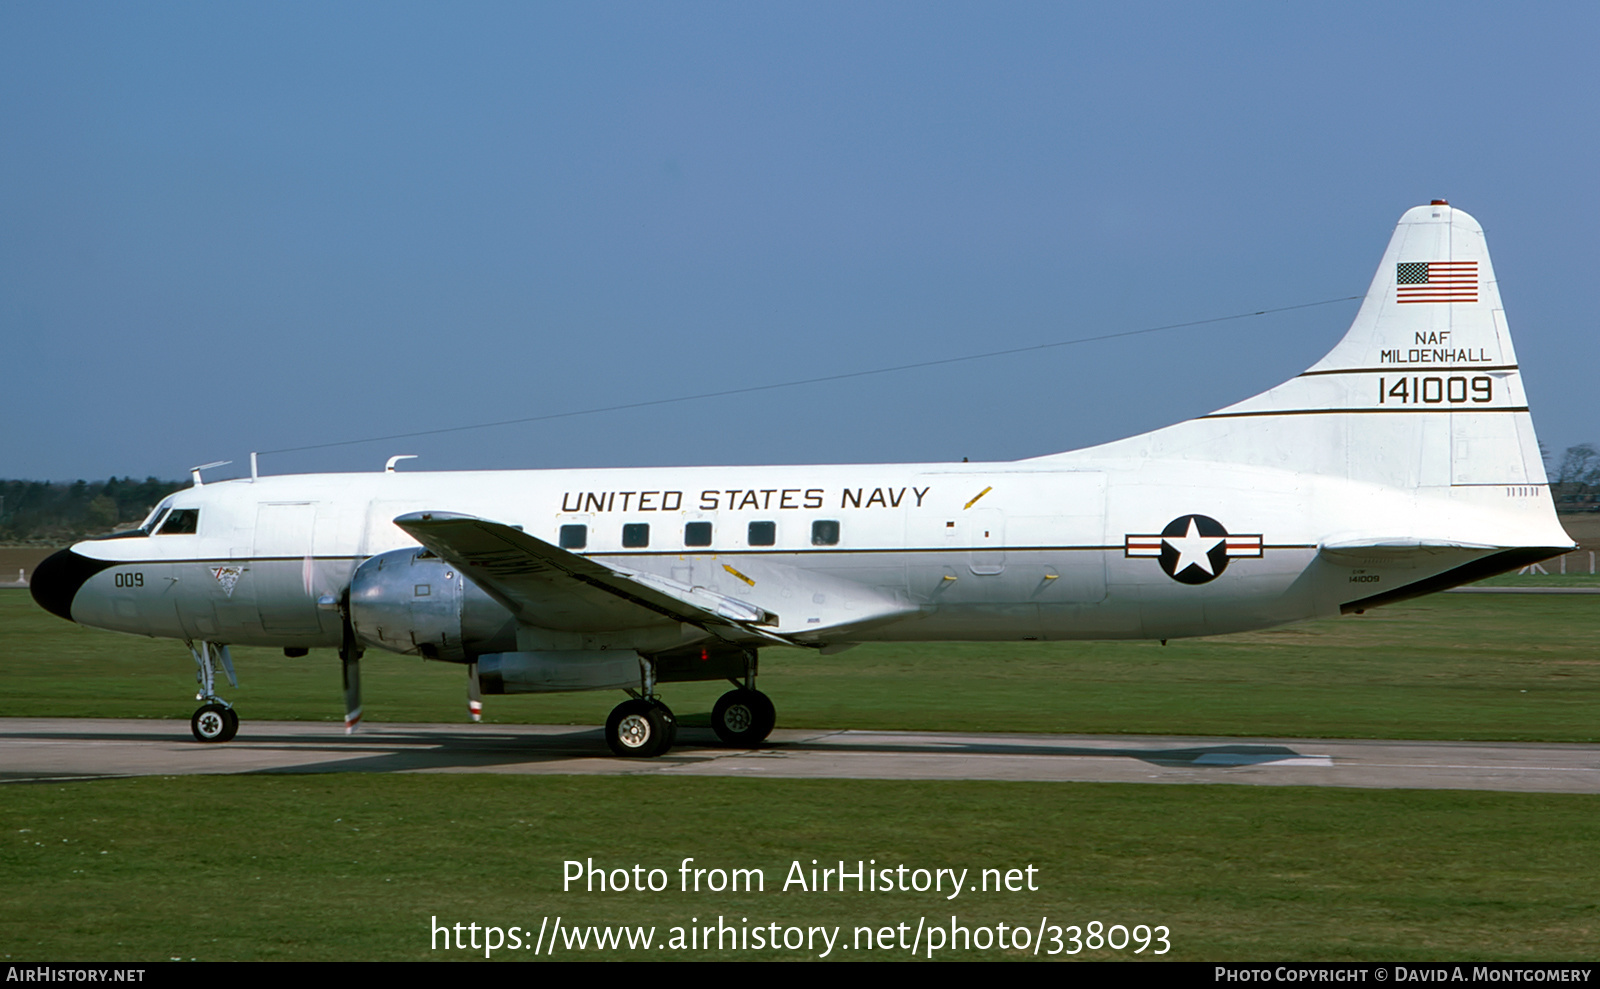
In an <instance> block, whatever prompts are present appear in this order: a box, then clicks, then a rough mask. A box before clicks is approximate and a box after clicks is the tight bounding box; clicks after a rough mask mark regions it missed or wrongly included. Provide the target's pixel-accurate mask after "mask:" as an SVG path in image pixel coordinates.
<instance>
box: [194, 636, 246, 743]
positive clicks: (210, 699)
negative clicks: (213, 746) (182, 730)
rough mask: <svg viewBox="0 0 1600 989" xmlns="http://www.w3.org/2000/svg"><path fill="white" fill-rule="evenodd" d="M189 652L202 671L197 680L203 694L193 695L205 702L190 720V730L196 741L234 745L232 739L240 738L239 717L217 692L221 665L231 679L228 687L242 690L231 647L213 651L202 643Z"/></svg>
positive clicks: (198, 673) (220, 647)
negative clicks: (235, 671) (219, 666)
mask: <svg viewBox="0 0 1600 989" xmlns="http://www.w3.org/2000/svg"><path fill="white" fill-rule="evenodd" d="M197 646H198V648H196V647H197ZM189 652H190V653H191V654H193V656H194V662H195V665H196V666H197V667H199V669H198V670H196V672H195V675H194V678H195V680H196V681H197V682H198V683H199V684H200V692H199V693H197V694H195V695H194V699H195V700H197V701H204V702H205V703H204V704H202V705H201V706H200V709H199V710H197V711H195V712H194V715H193V716H192V717H191V718H190V719H189V730H190V731H192V732H194V737H195V740H196V741H200V742H229V741H232V740H233V736H235V735H237V734H239V714H238V712H236V711H235V710H234V709H233V705H232V704H229V703H228V702H227V701H225V700H223V699H222V698H221V697H218V696H217V691H216V686H217V663H218V661H220V662H221V663H222V669H223V672H225V673H227V675H228V683H230V684H232V685H233V686H235V687H237V686H239V678H238V677H236V676H234V675H233V658H232V657H231V656H229V655H228V647H227V646H216V647H215V650H214V651H213V647H212V645H211V644H210V643H209V642H206V641H205V640H203V639H202V640H201V641H200V642H198V643H190V644H189Z"/></svg>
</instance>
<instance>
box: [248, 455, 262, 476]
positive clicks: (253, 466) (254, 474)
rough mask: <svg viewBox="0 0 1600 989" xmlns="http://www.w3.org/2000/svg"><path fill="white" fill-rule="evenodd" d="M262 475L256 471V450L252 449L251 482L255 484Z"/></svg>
mask: <svg viewBox="0 0 1600 989" xmlns="http://www.w3.org/2000/svg"><path fill="white" fill-rule="evenodd" d="M260 476H261V475H260V474H259V473H257V472H256V452H255V451H254V450H251V451H250V482H251V483H252V484H254V483H255V480H256V478H258V477H260Z"/></svg>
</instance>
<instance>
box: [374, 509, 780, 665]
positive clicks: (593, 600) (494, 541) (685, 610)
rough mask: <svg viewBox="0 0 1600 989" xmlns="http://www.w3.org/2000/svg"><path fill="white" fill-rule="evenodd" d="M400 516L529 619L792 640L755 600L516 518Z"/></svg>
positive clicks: (576, 627)
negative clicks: (641, 565) (592, 550)
mask: <svg viewBox="0 0 1600 989" xmlns="http://www.w3.org/2000/svg"><path fill="white" fill-rule="evenodd" d="M394 524H395V525H397V526H399V527H400V528H401V529H404V530H405V531H406V532H408V533H410V534H411V536H412V537H413V538H415V539H416V540H417V542H419V543H421V544H422V545H423V546H426V547H427V548H428V549H429V550H431V551H432V552H434V553H435V554H437V555H438V556H439V557H440V558H441V559H444V560H446V561H448V562H449V563H450V564H452V565H453V566H455V567H456V568H458V569H459V570H460V571H461V572H462V574H464V575H465V576H466V577H467V578H468V579H469V580H471V581H472V582H473V583H475V584H477V585H478V586H479V587H482V588H483V589H484V591H485V592H486V593H488V594H489V595H490V596H491V597H493V598H494V599H495V600H497V601H499V602H500V603H501V604H503V605H505V606H506V607H507V608H508V609H510V611H511V613H512V614H513V615H515V616H516V618H517V621H519V622H522V623H524V624H527V625H535V626H538V627H540V628H552V629H562V630H570V631H592V630H595V629H626V628H639V627H642V626H647V625H652V624H658V623H661V622H664V621H670V622H684V623H687V624H690V625H694V626H696V627H698V628H701V629H704V630H705V631H707V632H709V633H711V634H712V635H715V636H717V637H718V638H722V639H726V640H728V641H730V642H741V641H757V642H760V641H764V642H767V643H771V644H782V645H791V644H793V643H792V642H791V640H789V639H787V638H785V637H783V636H780V635H777V634H774V633H773V632H772V631H770V630H768V629H764V628H760V627H758V626H762V625H768V626H775V625H776V624H777V622H778V619H777V616H775V615H773V614H772V613H770V612H768V611H766V610H765V609H762V608H760V607H758V606H756V605H753V604H750V603H749V602H746V601H740V600H738V599H736V598H731V597H727V596H725V595H721V594H717V593H715V592H712V591H708V590H705V589H704V588H691V587H687V586H681V585H675V584H674V582H673V581H670V580H667V579H665V578H663V577H658V576H656V575H654V574H647V573H640V572H636V571H630V570H626V569H624V568H621V567H613V566H608V565H606V564H604V563H600V562H599V561H597V560H591V559H589V558H587V557H583V556H579V555H577V554H576V553H570V552H568V551H566V550H564V549H561V548H560V547H559V546H552V545H550V544H549V543H547V542H545V541H544V540H542V539H539V538H537V537H534V536H530V535H528V534H527V533H526V532H523V531H522V530H520V529H518V528H515V527H513V526H509V525H504V524H502V523H499V522H490V521H488V520H486V519H480V518H475V517H473V516H471V515H459V514H455V513H451V512H412V513H410V514H408V515H402V516H400V517H399V518H397V519H395V520H394Z"/></svg>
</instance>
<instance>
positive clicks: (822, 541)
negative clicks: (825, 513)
mask: <svg viewBox="0 0 1600 989" xmlns="http://www.w3.org/2000/svg"><path fill="white" fill-rule="evenodd" d="M811 545H813V546H837V545H839V523H838V522H832V521H828V520H826V519H818V520H817V521H815V522H813V523H811Z"/></svg>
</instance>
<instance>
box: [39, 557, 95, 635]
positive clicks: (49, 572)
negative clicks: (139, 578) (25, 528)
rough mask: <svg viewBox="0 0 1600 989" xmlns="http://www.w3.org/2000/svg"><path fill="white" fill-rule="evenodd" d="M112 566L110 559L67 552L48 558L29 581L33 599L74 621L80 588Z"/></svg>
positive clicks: (42, 606) (51, 611) (55, 613)
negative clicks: (74, 604) (73, 607)
mask: <svg viewBox="0 0 1600 989" xmlns="http://www.w3.org/2000/svg"><path fill="white" fill-rule="evenodd" d="M110 566H112V564H111V563H110V562H108V561H106V560H91V559H89V558H88V557H87V556H83V555H81V554H79V553H74V552H73V551H72V550H70V549H64V550H61V551H60V552H59V553H54V554H52V555H50V556H47V557H45V559H44V562H43V563H40V564H39V565H38V566H37V567H36V568H34V571H33V576H32V577H31V578H30V579H29V581H28V590H30V591H31V592H33V599H34V600H35V601H37V602H39V607H41V608H43V609H44V610H46V611H48V612H50V613H51V614H52V615H59V616H60V617H62V618H65V619H66V620H67V621H69V622H70V621H72V600H73V598H76V597H77V596H78V590H79V588H81V587H83V585H84V582H85V581H87V580H88V579H89V578H90V577H93V576H94V575H95V574H97V573H99V572H100V571H102V570H104V569H106V568H107V567H110Z"/></svg>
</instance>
